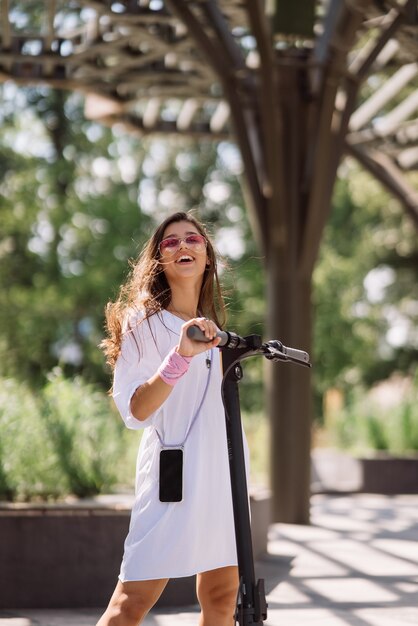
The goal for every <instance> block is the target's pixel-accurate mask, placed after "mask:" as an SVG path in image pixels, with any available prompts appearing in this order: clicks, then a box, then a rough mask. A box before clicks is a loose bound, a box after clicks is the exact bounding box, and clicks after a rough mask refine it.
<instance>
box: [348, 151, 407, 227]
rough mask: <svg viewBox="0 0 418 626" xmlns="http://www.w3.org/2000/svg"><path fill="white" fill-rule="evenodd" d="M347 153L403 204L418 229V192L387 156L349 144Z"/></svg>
mask: <svg viewBox="0 0 418 626" xmlns="http://www.w3.org/2000/svg"><path fill="white" fill-rule="evenodd" d="M347 152H348V154H350V155H351V156H353V157H354V158H355V159H356V160H357V161H358V162H359V163H360V164H361V165H362V166H363V167H364V168H365V169H366V170H367V171H368V172H370V174H372V176H373V177H374V178H377V180H378V181H379V182H380V183H381V184H382V185H383V186H384V187H385V188H386V189H387V190H388V191H389V193H391V194H392V195H393V196H395V198H397V199H398V200H399V201H400V202H401V203H402V205H403V206H404V208H405V210H406V212H407V213H408V215H409V216H410V217H411V218H412V220H413V222H414V223H415V226H416V227H417V228H418V192H417V191H416V190H415V189H413V188H412V187H411V185H409V183H408V182H407V181H406V179H405V177H404V176H403V175H402V172H401V171H400V170H399V169H398V168H397V167H396V165H395V164H394V163H393V162H392V161H391V160H390V159H389V158H388V157H387V156H386V155H385V154H382V153H379V152H377V151H373V152H371V153H370V152H369V153H366V152H365V151H364V150H362V149H361V148H359V147H357V146H354V145H351V144H349V143H347Z"/></svg>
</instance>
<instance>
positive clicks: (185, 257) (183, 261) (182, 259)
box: [176, 254, 194, 265]
mask: <svg viewBox="0 0 418 626" xmlns="http://www.w3.org/2000/svg"><path fill="white" fill-rule="evenodd" d="M193 261H194V258H193V257H192V256H190V255H189V254H183V255H182V256H181V257H179V258H178V259H177V261H176V263H179V264H182V265H187V264H188V263H192V262H193Z"/></svg>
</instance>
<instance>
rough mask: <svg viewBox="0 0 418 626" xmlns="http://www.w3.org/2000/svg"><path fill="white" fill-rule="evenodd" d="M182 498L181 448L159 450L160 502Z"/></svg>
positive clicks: (179, 500)
mask: <svg viewBox="0 0 418 626" xmlns="http://www.w3.org/2000/svg"><path fill="white" fill-rule="evenodd" d="M182 500H183V448H164V449H163V450H161V452H160V502H181V501H182Z"/></svg>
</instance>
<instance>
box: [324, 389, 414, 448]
mask: <svg viewBox="0 0 418 626" xmlns="http://www.w3.org/2000/svg"><path fill="white" fill-rule="evenodd" d="M328 436H329V439H330V441H331V443H333V444H335V445H336V446H338V447H340V448H343V449H346V450H349V451H351V452H353V453H356V454H364V453H369V452H372V451H386V452H388V453H391V454H397V455H401V456H402V455H404V456H405V455H409V454H411V453H416V452H418V384H417V380H415V382H414V384H413V385H412V386H411V388H410V389H409V392H407V393H406V394H405V396H404V397H403V398H402V400H401V401H400V402H399V403H398V404H397V405H395V406H391V407H387V408H383V407H382V406H381V405H379V404H377V403H376V402H373V401H372V400H370V399H369V398H368V397H367V395H366V394H365V393H358V394H357V396H356V397H355V399H354V401H353V402H352V403H351V404H350V405H349V406H348V407H347V408H346V409H344V410H342V411H340V412H339V413H338V414H336V415H335V416H334V417H333V419H332V422H331V424H330V426H329V428H328Z"/></svg>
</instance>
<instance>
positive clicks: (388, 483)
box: [359, 455, 418, 495]
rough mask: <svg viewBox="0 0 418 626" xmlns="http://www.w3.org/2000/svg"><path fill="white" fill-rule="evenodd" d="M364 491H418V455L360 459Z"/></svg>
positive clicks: (389, 492)
mask: <svg viewBox="0 0 418 626" xmlns="http://www.w3.org/2000/svg"><path fill="white" fill-rule="evenodd" d="M359 463H360V466H361V472H362V491H364V492H367V493H382V494H388V495H390V494H397V493H418V456H414V457H405V458H403V457H392V456H389V455H379V456H376V457H373V458H361V459H359Z"/></svg>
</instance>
